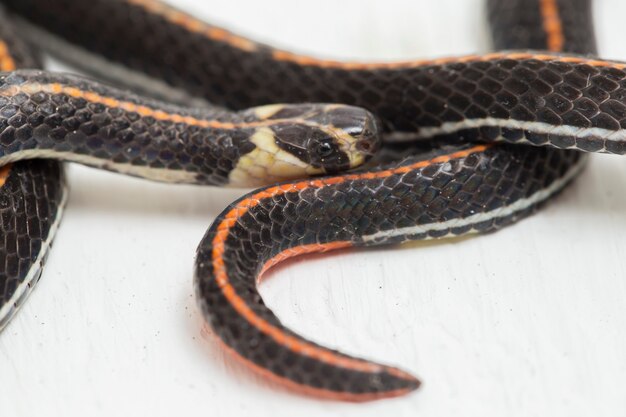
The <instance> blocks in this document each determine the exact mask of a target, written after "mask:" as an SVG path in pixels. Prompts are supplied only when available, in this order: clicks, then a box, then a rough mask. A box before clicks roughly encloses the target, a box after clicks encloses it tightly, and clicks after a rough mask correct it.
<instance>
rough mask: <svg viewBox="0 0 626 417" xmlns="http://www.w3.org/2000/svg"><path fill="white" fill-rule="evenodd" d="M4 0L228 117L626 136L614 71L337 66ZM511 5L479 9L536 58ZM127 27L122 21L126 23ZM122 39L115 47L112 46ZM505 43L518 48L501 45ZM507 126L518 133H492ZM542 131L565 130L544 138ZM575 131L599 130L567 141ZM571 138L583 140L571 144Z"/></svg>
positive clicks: (581, 12) (525, 23) (104, 14)
mask: <svg viewBox="0 0 626 417" xmlns="http://www.w3.org/2000/svg"><path fill="white" fill-rule="evenodd" d="M3 1H4V2H5V3H6V4H7V5H8V6H10V7H11V8H13V9H14V10H16V11H17V12H19V13H21V14H23V15H24V16H26V17H27V18H28V19H29V20H31V21H32V22H34V23H35V24H37V25H41V26H43V27H45V28H46V29H48V30H50V31H51V32H53V33H55V34H56V35H58V36H61V37H62V38H64V39H66V40H68V41H70V42H73V43H79V44H81V45H82V46H83V47H84V48H86V49H88V50H90V51H97V52H98V53H100V54H102V55H103V56H105V57H107V58H108V59H110V60H112V61H114V62H118V63H121V64H123V65H126V66H129V67H130V68H134V69H136V70H138V71H141V72H144V73H147V74H150V75H152V76H154V77H157V78H159V79H163V80H165V81H166V82H168V83H169V84H171V85H173V86H176V87H180V88H182V89H184V90H186V91H190V92H193V93H194V94H195V95H198V96H201V97H203V98H205V99H208V100H209V101H210V102H212V103H215V104H218V105H223V106H226V107H228V108H234V109H241V108H246V107H249V106H254V105H262V104H267V103H271V102H286V103H294V102H311V101H315V102H331V103H346V104H350V105H354V106H359V107H363V108H366V109H368V110H370V111H371V112H373V113H374V114H376V115H377V116H378V117H380V118H381V120H382V122H383V125H384V128H385V130H386V131H387V132H392V133H393V134H398V132H400V133H409V134H411V135H413V136H411V137H432V136H439V135H446V134H454V135H455V136H461V137H463V138H466V140H468V141H470V140H471V141H492V140H494V139H498V140H505V141H508V142H524V143H530V144H536V145H550V146H555V147H559V148H566V149H579V150H583V151H593V152H607V153H619V154H621V153H624V152H625V151H626V148H625V146H624V142H625V141H626V132H622V134H620V135H618V140H614V141H612V142H610V143H608V142H607V138H608V137H609V136H610V135H611V133H612V132H613V131H614V130H616V129H617V130H621V129H623V127H624V126H625V125H626V120H625V119H626V96H625V95H624V93H623V91H624V87H626V70H625V69H624V64H622V63H610V62H605V61H598V60H592V59H587V60H586V59H584V58H583V57H576V56H574V57H572V56H568V57H562V56H559V55H558V54H555V56H554V57H550V56H548V55H546V53H533V52H528V53H511V54H501V55H495V56H493V57H491V58H489V59H485V58H484V57H482V58H481V57H476V58H475V59H467V57H461V58H452V59H444V60H434V61H415V62H406V63H400V64H378V65H376V64H373V65H372V64H358V63H347V64H346V63H338V62H333V61H322V60H316V59H312V58H307V57H303V56H298V55H293V54H289V53H287V52H283V51H277V50H275V49H273V48H271V47H269V46H265V45H262V44H258V43H254V42H252V41H249V40H246V39H243V38H239V37H237V36H236V35H233V34H229V35H228V36H229V37H228V36H227V35H224V33H225V32H224V31H223V30H221V29H219V30H218V29H217V28H215V27H213V26H210V25H206V24H204V23H203V22H198V21H196V20H195V19H193V18H192V17H190V16H186V15H184V14H182V13H180V12H171V11H170V12H169V13H178V14H176V15H175V16H176V18H174V17H171V16H169V15H168V14H167V12H163V13H154V12H153V11H152V9H153V8H154V7H155V6H154V4H157V5H158V4H160V3H158V2H156V1H151V0H113V1H109V0H94V1H90V2H83V1H79V0H46V1H45V2H43V1H42V0H19V1H18V0H3ZM537 1H538V2H539V3H543V2H545V1H546V0H541V1H540V0H537ZM552 1H555V0H552ZM43 3H45V7H43V6H42V4H43ZM522 3H524V4H525V2H521V3H520V2H519V1H518V2H517V3H516V2H501V1H496V0H492V1H491V3H490V4H489V7H490V10H492V13H491V16H492V18H491V21H492V22H493V23H494V24H496V27H495V29H494V31H495V39H497V40H498V42H499V43H497V46H498V47H507V46H508V47H509V48H510V47H516V48H524V49H526V48H539V49H544V46H545V42H546V34H545V32H544V31H543V29H542V26H541V16H540V12H539V7H538V6H537V7H524V4H522ZM555 4H556V5H557V6H558V5H559V4H560V3H558V2H557V3H555ZM166 10H170V9H166ZM589 10H590V2H589V1H588V0H576V1H575V2H573V4H572V5H569V4H568V5H567V7H563V8H562V11H563V12H564V13H561V14H560V15H559V16H560V18H561V24H560V27H561V28H562V29H563V33H562V50H563V51H568V52H576V53H579V52H584V53H588V52H593V51H595V46H594V44H595V41H594V38H593V36H587V35H586V34H589V33H593V31H592V30H591V27H590V26H591V21H590V19H589V18H588V14H587V12H588V11H589ZM61 11H62V12H61ZM517 11H519V13H518V12H517ZM559 11H561V9H559ZM116 16H118V17H119V16H126V18H125V19H121V18H115V17H116ZM181 16H182V17H181ZM126 19H129V20H130V21H132V22H133V24H132V25H130V26H129V25H128V24H127V21H128V20H126ZM181 22H182V23H181ZM506 22H511V25H507V23H506ZM192 24H197V25H204V26H202V29H201V30H197V31H193V30H189V29H188V27H189V26H191V25H192ZM508 27H513V28H524V31H525V32H527V35H526V36H524V35H523V34H520V33H518V32H519V31H517V30H513V31H507V30H506V28H508ZM94 28H98V34H97V36H94V35H95V34H94ZM537 29H540V30H537ZM220 30H221V32H220ZM122 31H123V33H124V35H125V40H126V41H125V42H123V43H120V42H118V39H119V33H120V32H122ZM217 33H219V34H221V35H217ZM146 34H149V35H146ZM513 37H515V39H517V40H518V42H517V43H513V42H512V41H511V39H510V38H513ZM145 39H150V42H146V41H145ZM162 45H169V47H168V48H165V49H164V48H162ZM192 57H193V59H192ZM572 58H573V59H572ZM233 68H236V70H233ZM398 109H402V111H399V110H398ZM493 119H497V121H500V122H501V123H496V122H494V120H493ZM466 120H472V121H476V123H475V124H474V125H476V126H477V127H473V128H468V125H467V124H465V123H464V122H465V121H466ZM510 120H515V121H517V122H519V124H520V126H519V127H515V128H512V127H510V126H506V127H505V128H503V127H501V126H500V125H502V124H505V122H506V121H510ZM446 125H447V127H446V128H443V127H444V126H446ZM451 125H452V126H451ZM550 126H570V127H571V128H572V129H571V130H570V131H568V133H563V132H557V133H552V132H551V129H550V128H549V127H550ZM440 128H441V129H440ZM579 128H583V129H593V128H599V129H603V131H602V132H600V133H597V132H594V131H593V130H587V131H585V132H584V133H581V132H578V133H576V132H577V129H579ZM575 134H578V135H581V136H583V137H581V138H580V140H577V139H575V138H574V135H575ZM611 137H615V136H611Z"/></svg>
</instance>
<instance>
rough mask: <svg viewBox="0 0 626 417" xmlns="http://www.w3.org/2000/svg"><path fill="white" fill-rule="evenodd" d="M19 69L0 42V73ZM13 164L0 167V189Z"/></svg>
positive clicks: (3, 44) (7, 48)
mask: <svg viewBox="0 0 626 417" xmlns="http://www.w3.org/2000/svg"><path fill="white" fill-rule="evenodd" d="M16 68H17V65H16V64H15V60H13V57H12V56H11V53H10V51H9V47H8V46H7V44H6V43H5V42H4V41H1V40H0V71H3V72H6V71H14V70H15V69H16ZM11 167H12V164H8V165H4V166H3V167H0V187H2V186H4V184H5V183H6V181H7V178H9V174H10V173H11Z"/></svg>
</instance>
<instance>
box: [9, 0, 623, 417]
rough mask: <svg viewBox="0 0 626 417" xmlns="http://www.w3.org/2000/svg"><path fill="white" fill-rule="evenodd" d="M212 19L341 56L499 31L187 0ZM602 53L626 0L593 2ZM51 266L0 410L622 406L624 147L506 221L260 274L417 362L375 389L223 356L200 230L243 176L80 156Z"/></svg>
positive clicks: (506, 411) (411, 15)
mask: <svg viewBox="0 0 626 417" xmlns="http://www.w3.org/2000/svg"><path fill="white" fill-rule="evenodd" d="M179 4H180V5H181V7H186V8H187V9H188V10H192V11H194V12H196V13H197V14H198V15H200V16H202V17H205V18H207V19H212V20H217V21H221V22H223V23H225V24H227V25H229V26H231V27H233V28H239V29H242V30H243V31H244V32H245V33H247V34H250V35H253V36H257V37H260V38H262V39H265V40H268V41H272V42H276V43H280V44H282V45H284V46H287V47H298V49H300V50H303V51H312V52H317V53H320V54H325V55H331V56H338V57H342V56H350V57H361V58H390V59H391V58H409V57H416V56H432V55H445V54H451V53H457V54H458V53H467V52H473V51H476V50H484V49H486V42H485V39H486V36H485V34H484V32H483V30H482V29H481V30H478V29H477V28H482V27H484V23H483V20H482V18H481V10H482V9H481V8H480V6H481V4H482V2H481V1H480V0H471V1H470V0H468V1H463V2H461V1H459V0H440V1H437V2H432V1H425V0H422V1H408V0H407V1H401V0H387V1H385V2H376V1H374V0H367V1H364V0H354V1H347V0H343V1H341V2H338V1H332V0H317V1H310V2H283V1H279V0H272V1H269V0H268V1H263V2H258V1H245V0H236V1H235V0H229V1H225V0H223V1H212V2H210V5H209V2H194V1H193V0H186V1H184V2H183V1H180V2H179ZM596 6H597V15H596V18H597V22H602V23H603V29H602V31H601V32H600V36H599V38H600V42H601V45H602V50H603V51H604V52H605V55H607V56H611V57H621V58H626V45H625V44H624V42H623V38H624V37H623V33H624V30H623V24H622V23H621V20H622V19H623V16H624V12H625V11H626V10H625V9H626V8H625V6H624V5H623V4H621V3H620V1H619V0H613V1H609V0H604V1H601V0H598V1H597V5H596ZM69 178H70V185H71V188H72V189H71V195H70V200H69V205H68V208H67V212H66V214H65V218H64V220H63V223H62V225H61V229H60V231H59V233H58V235H57V238H56V241H55V245H54V248H53V251H52V253H51V256H50V259H49V262H48V265H47V269H46V271H45V273H44V277H43V278H42V280H41V282H40V283H39V285H38V288H37V289H36V291H35V292H34V293H33V294H32V296H31V297H30V299H29V300H28V301H27V303H26V305H25V306H24V308H23V309H22V311H21V312H20V313H19V314H18V315H17V317H16V318H15V319H14V320H13V322H12V323H11V324H10V325H9V326H8V327H7V329H6V330H5V331H4V332H3V333H2V334H0V416H2V417H9V416H91V415H98V416H112V415H153V416H161V415H162V416H171V415H183V416H200V415H203V416H206V415H216V416H222V415H223V416H226V415H229V416H230V415H246V414H254V415H255V417H262V416H273V417H279V416H291V415H298V416H301V415H321V414H322V413H323V414H324V415H327V416H336V415H342V416H343V415H347V416H351V415H359V416H365V415H380V414H381V413H384V414H383V415H406V416H408V415H411V416H415V415H419V416H422V417H428V416H451V415H463V416H483V417H487V416H588V415H593V416H623V415H625V413H626V384H624V380H625V379H626V332H624V329H625V328H626V303H625V302H624V299H625V296H626V277H625V275H626V238H625V237H624V236H625V235H626V193H624V189H626V160H624V159H622V158H619V157H594V158H593V161H592V163H591V165H590V166H589V167H588V169H587V171H586V172H585V173H584V174H583V175H582V177H581V178H580V179H579V180H578V181H577V182H576V184H575V185H574V186H572V187H571V188H570V189H569V190H567V191H566V192H565V193H564V194H563V195H562V196H561V197H560V198H558V200H556V201H555V202H553V203H552V204H550V205H549V207H547V208H546V209H545V210H543V211H542V212H541V213H539V214H537V215H536V216H534V217H532V218H530V219H527V220H525V221H523V222H521V223H519V224H517V225H515V226H513V227H509V228H507V229H505V230H502V231H501V232H498V233H496V234H492V235H488V236H483V237H478V238H472V239H465V240H458V241H446V242H441V243H435V244H428V245H424V244H416V245H409V246H406V247H402V248H386V249H377V250H367V251H359V252H356V251H350V252H344V253H342V254H337V255H334V256H333V255H331V256H324V257H317V258H313V259H311V258H309V259H307V260H301V261H296V262H294V263H291V264H289V265H288V266H286V267H283V268H279V269H278V270H277V272H276V273H274V274H273V276H272V277H271V278H270V279H269V280H267V281H266V283H265V284H264V285H263V286H262V293H263V295H264V297H265V298H266V300H267V302H268V304H269V305H270V306H271V307H272V308H273V309H274V310H275V311H276V312H277V314H278V315H279V317H281V319H282V320H283V321H284V322H285V324H287V325H289V326H292V327H293V328H294V329H297V330H298V331H300V332H302V333H303V334H304V335H307V336H309V337H311V338H313V339H315V340H316V341H319V342H322V343H325V344H328V345H331V346H335V347H338V348H341V349H342V350H344V351H346V352H351V353H355V354H359V355H364V356H367V357H371V358H375V359H378V360H384V361H387V362H388V363H392V364H397V365H400V366H402V367H403V368H405V369H407V370H409V371H411V372H414V373H415V374H416V375H418V376H420V377H421V378H422V380H423V381H424V385H423V388H422V389H421V390H419V391H418V392H416V393H415V394H412V395H409V396H407V397H404V398H400V399H395V400H388V401H379V402H374V403H367V404H356V405H355V404H341V403H334V402H328V401H317V400H314V399H309V398H303V397H299V396H296V395H292V394H289V393H286V392H284V391H282V390H280V389H277V388H276V387H273V386H268V385H267V384H266V383H265V382H264V381H262V380H260V379H259V378H257V377H255V376H252V375H251V374H250V373H248V372H247V371H246V370H243V369H241V368H240V366H238V365H236V364H234V363H233V362H232V361H230V360H226V359H227V358H225V357H224V355H223V353H222V352H221V351H220V350H219V349H218V348H217V347H216V346H215V344H214V343H213V341H212V340H211V338H210V337H208V336H207V335H206V334H205V333H204V332H203V331H202V330H201V328H202V326H201V320H200V318H199V316H198V313H197V310H196V306H195V302H194V299H193V296H192V283H191V276H192V265H193V256H194V250H195V246H196V245H197V243H198V241H199V240H200V238H201V237H202V235H203V233H204V231H205V229H206V227H207V226H208V225H209V224H210V222H211V221H212V219H213V218H214V217H215V216H216V215H217V214H218V213H219V212H220V211H221V209H222V208H223V207H225V206H226V205H227V203H228V202H230V201H231V200H233V199H234V198H235V197H236V196H237V195H238V192H236V191H224V190H217V189H208V188H200V187H181V186H165V185H158V184H151V183H148V182H144V181H140V180H133V179H127V178H122V177H120V176H116V175H113V174H107V173H100V172H96V171H93V170H90V169H86V168H82V167H76V166H72V167H70V169H69Z"/></svg>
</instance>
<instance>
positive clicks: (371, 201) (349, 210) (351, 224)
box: [196, 147, 582, 399]
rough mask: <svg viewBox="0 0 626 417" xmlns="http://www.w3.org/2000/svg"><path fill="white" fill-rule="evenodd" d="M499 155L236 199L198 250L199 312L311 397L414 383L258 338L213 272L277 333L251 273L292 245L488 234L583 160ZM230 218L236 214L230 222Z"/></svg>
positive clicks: (573, 155)
mask: <svg viewBox="0 0 626 417" xmlns="http://www.w3.org/2000/svg"><path fill="white" fill-rule="evenodd" d="M507 151H509V152H500V150H499V149H495V148H494V149H491V150H487V151H484V152H476V153H472V154H470V155H468V156H463V157H459V158H453V159H450V160H447V159H446V160H445V161H442V162H432V163H428V164H426V166H425V167H423V168H420V169H410V170H408V171H407V172H400V173H397V174H385V171H384V170H383V168H382V167H381V168H380V171H378V173H379V174H380V176H379V177H377V178H372V179H368V178H367V177H363V178H361V179H356V180H347V181H344V182H339V183H336V182H335V179H333V178H327V179H322V180H320V181H318V182H316V181H313V182H311V183H309V184H306V185H305V186H299V185H296V184H288V185H285V186H284V187H283V188H284V192H280V193H277V192H272V189H269V190H267V189H266V190H261V191H256V192H253V193H251V194H249V195H247V196H245V197H243V198H242V199H241V200H240V201H238V202H235V203H233V204H232V205H231V206H230V207H229V208H227V209H226V210H225V211H224V213H223V214H222V215H221V216H219V217H218V219H217V220H216V221H215V222H214V224H213V226H212V227H211V228H210V230H209V231H208V233H207V234H206V236H205V237H204V238H203V240H202V242H201V243H200V246H199V248H198V255H197V261H196V265H197V269H196V291H197V295H198V298H199V300H200V304H201V307H202V311H203V312H204V314H205V316H206V317H207V319H208V321H209V323H210V325H211V327H212V328H213V330H214V331H215V332H216V333H217V335H218V336H219V337H220V339H222V340H223V341H224V343H226V345H228V346H229V347H230V348H232V349H233V350H234V351H236V352H237V353H238V354H239V355H241V356H243V357H245V358H247V359H248V360H249V361H251V362H252V363H253V364H255V365H257V366H260V367H263V368H266V369H268V370H270V371H271V372H272V373H273V374H275V375H277V376H279V377H282V378H286V379H288V380H290V381H293V382H295V383H297V384H302V385H305V386H308V387H313V388H314V389H316V390H319V391H320V392H318V394H319V395H325V394H327V393H328V392H338V393H343V396H344V397H345V398H350V399H365V398H367V399H371V398H375V397H376V396H389V395H390V394H391V393H404V392H406V391H408V390H412V389H414V388H416V387H417V386H418V385H419V383H418V381H417V380H415V379H414V378H412V377H410V376H408V375H403V376H401V377H399V376H398V373H399V372H400V371H398V370H396V369H394V368H388V367H386V366H379V367H378V366H375V367H373V370H372V371H369V372H363V371H356V370H354V369H351V368H350V367H343V366H339V365H338V363H339V362H340V361H341V360H342V359H346V358H349V357H348V356H346V355H343V354H341V353H338V352H335V351H330V350H329V351H328V352H329V353H330V354H331V355H332V358H333V359H331V360H328V361H324V360H319V359H315V355H313V354H311V355H305V354H302V353H301V352H299V349H298V350H297V349H295V348H292V349H288V348H286V347H285V345H284V343H280V342H279V341H277V340H276V338H273V337H271V336H269V335H268V332H267V331H263V330H262V329H263V328H264V327H263V326H261V325H258V324H257V325H253V324H251V322H250V320H249V319H247V318H244V317H243V316H242V314H241V312H240V311H237V309H236V308H235V307H234V303H233V302H232V301H231V300H229V299H228V297H227V296H226V295H225V292H226V291H225V290H224V285H220V283H219V282H220V281H219V279H218V277H217V275H218V274H217V273H216V270H215V266H216V265H219V264H221V263H223V264H224V268H225V269H226V270H227V271H228V279H229V282H230V283H232V288H233V291H234V292H235V293H236V294H238V295H239V297H241V299H242V300H243V302H244V303H245V305H246V306H247V308H249V309H250V310H251V311H252V312H253V313H254V314H255V315H256V316H257V317H258V318H259V319H260V320H262V321H263V322H265V323H268V324H269V325H271V326H274V327H276V328H282V325H281V324H280V321H279V320H278V319H277V318H276V317H275V316H274V314H273V313H272V312H271V311H270V310H269V309H268V308H267V307H266V306H265V304H264V303H263V301H262V299H261V298H260V296H259V294H258V292H257V291H256V277H257V275H258V274H259V272H260V270H261V269H262V268H263V267H264V266H265V265H266V264H267V263H268V262H269V261H270V259H272V258H274V257H275V256H278V255H279V254H281V253H285V252H286V251H287V252H289V251H293V253H292V254H291V255H289V256H295V255H297V254H298V253H299V252H300V253H301V252H303V251H301V250H298V248H302V247H311V246H313V247H317V248H320V249H321V248H323V247H324V246H325V245H328V244H332V243H335V244H336V242H347V246H359V245H364V244H373V243H378V244H383V243H397V242H400V241H404V240H413V239H424V238H438V237H443V236H448V235H462V234H466V233H469V232H472V231H473V232H484V231H493V230H496V229H498V228H500V227H503V226H505V225H507V224H510V223H512V222H514V221H516V220H518V219H520V218H523V217H525V216H527V215H529V214H530V213H531V212H533V211H534V210H535V209H536V208H537V204H529V205H527V206H524V207H522V208H520V210H518V211H514V212H512V213H510V214H509V213H506V212H505V211H502V212H500V213H499V214H498V215H495V214H493V212H494V211H495V212H498V210H499V209H502V208H504V207H507V206H509V205H510V204H512V203H513V202H515V201H519V200H520V199H525V198H530V197H532V196H533V195H535V194H536V193H537V192H540V190H544V189H546V188H547V187H549V186H550V185H551V184H553V183H554V182H555V181H556V180H558V179H560V178H563V177H564V176H566V175H567V173H568V172H570V170H571V168H572V166H575V165H576V164H575V163H576V162H577V161H579V160H580V159H581V158H582V155H581V154H580V153H578V152H563V151H557V150H550V149H547V148H542V149H540V150H535V149H531V148H527V147H515V148H507ZM437 153H439V154H440V155H448V152H446V151H444V150H440V151H438V152H435V153H431V154H429V155H428V157H429V158H431V159H430V160H431V161H433V160H434V161H436V160H437ZM423 158H424V156H422V157H410V158H408V159H405V160H404V161H403V162H401V163H397V162H396V163H395V164H393V165H392V167H393V169H395V170H397V169H398V167H402V166H406V167H408V166H411V165H413V164H415V163H419V162H420V161H425V159H423ZM426 161H428V159H426ZM355 175H357V176H358V174H355ZM316 184H317V185H316ZM563 186H565V184H562V185H561V186H560V187H559V189H560V188H561V187H563ZM277 188H278V187H277ZM541 202H543V200H540V201H538V202H537V203H538V204H540V203H541ZM244 209H245V210H244ZM233 211H235V212H239V213H243V212H244V211H245V213H243V214H241V215H238V216H237V217H235V218H234V220H233V221H232V222H230V220H229V219H231V218H232V217H230V216H229V213H232V212H233ZM481 213H484V214H486V215H485V216H484V217H481V218H478V219H477V220H476V221H474V222H472V223H470V224H466V225H462V226H455V225H454V222H453V223H451V225H450V226H449V227H446V228H437V227H433V225H437V224H441V223H442V222H444V221H448V222H450V221H453V220H455V219H456V220H459V219H464V218H468V217H469V216H472V215H474V216H477V215H480V214H481ZM489 213H491V214H489ZM225 225H230V228H229V232H228V235H227V238H226V239H225V241H224V243H223V246H224V248H223V255H221V256H218V255H219V252H222V250H220V251H219V252H216V245H217V243H216V242H217V241H218V240H219V238H220V234H221V231H223V229H224V227H225ZM417 226H423V231H419V232H416V233H413V234H402V235H396V236H394V237H390V238H381V239H377V240H376V241H375V242H373V241H371V240H369V241H368V240H367V236H371V235H374V234H376V233H380V232H384V231H390V230H396V229H402V228H406V227H417ZM285 333H286V334H287V335H288V336H291V337H293V338H295V340H297V341H298V342H299V343H302V344H311V345H312V346H315V347H316V348H319V349H322V350H324V351H326V350H325V348H321V347H319V346H318V345H315V344H312V343H310V342H306V341H304V339H302V338H301V337H299V336H297V335H295V334H294V333H293V332H290V331H288V330H285ZM279 340H280V339H279ZM295 343H296V342H292V345H294V344H295ZM303 349H304V348H303ZM350 359H352V358H350ZM345 398H344V399H345Z"/></svg>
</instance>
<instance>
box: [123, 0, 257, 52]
mask: <svg viewBox="0 0 626 417" xmlns="http://www.w3.org/2000/svg"><path fill="white" fill-rule="evenodd" d="M126 1H127V2H128V3H129V4H132V5H135V6H139V7H141V8H143V9H144V10H146V11H147V12H149V13H154V14H156V15H158V16H161V17H163V18H164V19H165V20H167V21H169V22H170V23H173V24H175V25H177V26H181V27H183V28H185V29H187V30H188V31H190V32H194V33H198V34H201V35H204V36H206V37H207V38H209V39H211V40H214V41H217V42H223V43H226V44H228V45H230V46H233V47H235V48H237V49H241V50H244V51H248V52H251V51H254V50H255V49H257V44H256V43H255V42H253V41H251V40H250V39H246V38H243V37H241V36H238V35H235V34H234V33H231V32H228V31H227V30H224V29H222V28H219V27H215V26H211V25H208V24H206V23H205V22H203V21H201V20H198V19H196V18H194V17H192V16H190V15H189V14H187V13H183V12H181V11H180V10H176V9H174V8H173V7H170V6H168V5H166V4H163V3H161V2H160V1H155V0H126Z"/></svg>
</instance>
